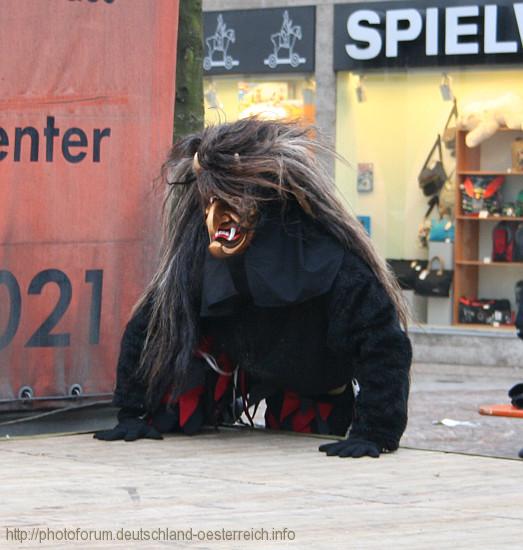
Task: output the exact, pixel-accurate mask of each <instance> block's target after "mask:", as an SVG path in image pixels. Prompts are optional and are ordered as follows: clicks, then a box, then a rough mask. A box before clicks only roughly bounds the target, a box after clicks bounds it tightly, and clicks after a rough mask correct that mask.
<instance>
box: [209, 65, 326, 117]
mask: <svg viewBox="0 0 523 550" xmlns="http://www.w3.org/2000/svg"><path fill="white" fill-rule="evenodd" d="M204 99H205V122H206V124H212V123H217V122H220V121H222V122H223V121H225V120H226V121H227V122H233V121H235V120H238V119H241V118H245V117H248V116H253V115H257V116H266V117H267V118H271V119H303V120H304V121H305V122H307V123H311V124H312V123H314V120H315V82H314V79H313V78H312V77H308V76H304V75H298V76H294V75H283V76H282V77H279V76H275V75H270V76H252V77H247V76H235V77H233V76H220V77H216V76H215V77H207V78H204Z"/></svg>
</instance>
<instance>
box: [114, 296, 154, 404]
mask: <svg viewBox="0 0 523 550" xmlns="http://www.w3.org/2000/svg"><path fill="white" fill-rule="evenodd" d="M149 313H150V310H149V307H147V306H143V307H142V308H140V309H138V311H136V312H135V313H134V315H133V316H132V317H131V319H130V320H129V322H128V323H127V326H126V327H125V331H124V334H123V336H122V340H121V344H120V355H119V357H118V365H117V369H116V388H115V390H114V395H113V405H115V406H116V407H121V408H125V409H133V410H135V411H136V412H145V393H146V388H145V385H144V383H143V382H142V381H141V380H140V379H139V377H138V372H137V371H138V366H139V364H140V356H141V354H142V349H143V346H144V343H145V336H146V334H147V325H148V323H149Z"/></svg>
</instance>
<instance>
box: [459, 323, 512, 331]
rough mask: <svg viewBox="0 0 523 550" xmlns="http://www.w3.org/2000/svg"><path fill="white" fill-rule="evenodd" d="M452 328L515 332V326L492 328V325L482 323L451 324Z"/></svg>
mask: <svg viewBox="0 0 523 550" xmlns="http://www.w3.org/2000/svg"><path fill="white" fill-rule="evenodd" d="M452 326H453V327H460V328H472V329H479V328H482V329H488V330H510V331H512V330H514V331H515V330H516V326H515V325H499V326H494V325H486V324H482V323H453V324H452Z"/></svg>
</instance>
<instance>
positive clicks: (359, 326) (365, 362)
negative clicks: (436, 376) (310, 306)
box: [328, 252, 412, 450]
mask: <svg viewBox="0 0 523 550" xmlns="http://www.w3.org/2000/svg"><path fill="white" fill-rule="evenodd" d="M328 345H329V347H330V348H331V349H333V351H334V352H335V353H337V354H338V355H339V354H343V355H344V356H345V357H347V360H348V361H350V362H351V363H352V364H353V365H354V371H353V372H354V376H355V378H356V379H357V381H358V384H359V387H360V393H359V394H358V397H357V398H356V410H355V413H356V414H355V418H354V421H353V424H352V427H351V431H350V436H351V437H360V438H362V439H367V440H370V441H374V442H375V443H377V444H378V445H379V446H380V447H381V448H384V449H389V450H395V449H396V448H397V447H398V445H399V440H400V438H401V435H402V434H403V432H404V430H405V427H406V424H407V400H408V392H409V370H410V364H411V360H412V349H411V345H410V341H409V339H408V337H407V335H406V334H405V332H404V331H403V330H402V328H401V326H400V323H399V320H398V315H397V311H396V308H395V306H394V304H393V302H392V300H391V298H390V296H389V294H388V293H387V291H386V290H385V288H384V286H383V285H382V284H381V282H380V281H379V280H378V278H377V277H376V275H375V274H374V273H373V271H372V270H371V269H370V267H369V266H368V265H367V264H366V263H365V262H364V261H363V260H362V259H361V258H360V257H358V255H356V254H355V253H353V252H346V254H345V257H344V260H343V263H342V267H341V269H340V271H339V273H338V276H337V278H336V280H335V283H334V286H333V288H332V292H331V296H330V301H329V334H328Z"/></svg>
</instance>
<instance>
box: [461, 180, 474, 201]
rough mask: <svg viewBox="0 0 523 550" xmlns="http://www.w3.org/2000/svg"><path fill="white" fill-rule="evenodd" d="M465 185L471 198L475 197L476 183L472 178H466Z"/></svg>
mask: <svg viewBox="0 0 523 550" xmlns="http://www.w3.org/2000/svg"><path fill="white" fill-rule="evenodd" d="M463 187H465V192H466V193H467V195H468V196H469V197H470V198H472V199H473V198H474V183H472V180H471V179H470V178H466V179H465V181H464V182H463Z"/></svg>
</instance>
